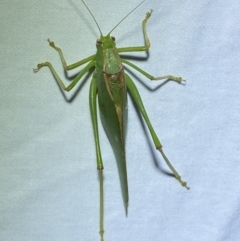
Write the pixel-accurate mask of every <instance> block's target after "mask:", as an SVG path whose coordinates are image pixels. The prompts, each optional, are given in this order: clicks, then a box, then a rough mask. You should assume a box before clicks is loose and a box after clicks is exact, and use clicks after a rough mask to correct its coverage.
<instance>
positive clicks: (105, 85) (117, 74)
mask: <svg viewBox="0 0 240 241" xmlns="http://www.w3.org/2000/svg"><path fill="white" fill-rule="evenodd" d="M81 1H82V2H83V4H84V5H85V7H86V8H87V9H88V11H89V13H90V14H91V16H92V17H93V19H94V21H95V23H96V25H97V27H98V29H99V32H100V39H98V40H97V42H96V47H97V53H96V54H94V55H91V56H89V57H87V58H85V59H82V60H80V61H78V62H76V63H74V64H71V65H67V63H66V61H65V58H64V56H63V53H62V50H61V49H60V48H59V47H57V46H56V45H55V44H54V42H52V41H50V40H49V39H48V42H49V45H50V46H51V47H52V48H54V49H55V50H56V51H57V52H58V53H59V55H60V58H61V62H62V65H63V68H64V69H65V70H66V71H68V70H72V69H75V68H77V67H79V66H82V65H84V64H86V66H85V67H83V69H82V70H80V72H79V73H78V74H77V76H76V77H75V78H74V79H73V80H72V82H71V83H70V84H69V85H68V86H65V85H64V83H63V81H62V80H61V79H60V77H59V76H58V74H57V73H56V71H55V70H54V68H53V66H52V64H51V63H50V62H44V63H40V64H38V65H37V68H36V69H34V72H37V71H38V70H39V69H40V68H42V67H44V66H47V67H48V68H49V69H50V71H51V72H52V74H53V76H54V77H55V79H56V81H57V82H58V84H59V85H60V86H61V88H62V89H63V90H65V91H70V90H71V89H72V88H73V87H74V86H75V85H76V84H77V83H78V81H79V80H80V79H81V78H82V77H83V76H84V75H85V74H86V73H87V72H88V71H89V70H90V69H92V68H95V70H94V73H93V77H92V80H91V84H90V92H89V101H90V111H91V118H92V123H93V130H94V138H95V148H96V156H97V169H98V171H99V180H100V236H101V240H103V233H104V228H103V216H104V212H103V161H102V157H101V149H100V141H99V134H98V121H97V105H96V100H97V95H98V104H99V109H100V117H101V121H102V124H103V126H104V129H105V132H106V134H107V136H108V138H109V141H110V143H111V145H112V148H113V151H114V154H115V158H116V161H117V166H118V172H119V177H120V183H121V190H122V196H123V202H124V206H125V211H126V214H127V210H128V201H129V197H128V181H127V168H126V156H125V135H126V123H127V90H128V91H129V92H130V94H131V95H132V97H133V99H134V101H135V103H136V106H137V107H138V109H139V111H140V113H141V114H142V116H143V119H144V120H145V122H146V125H147V127H148V129H149V132H150V134H151V137H152V140H153V142H154V145H155V147H156V149H157V150H159V152H160V153H161V155H162V157H163V159H164V160H165V162H166V164H167V165H168V167H169V168H170V170H171V171H172V173H173V174H174V176H175V178H176V179H177V180H178V181H179V182H180V184H181V185H182V186H184V187H186V188H187V189H189V187H188V186H187V183H186V182H184V181H182V180H181V177H180V175H179V174H178V172H177V171H176V170H175V169H174V167H173V166H172V164H171V163H170V161H169V160H168V158H167V157H166V155H165V154H164V152H163V150H162V144H161V142H160V140H159V138H158V137H157V135H156V133H155V131H154V129H153V127H152V124H151V122H150V120H149V118H148V115H147V113H146V110H145V108H144V105H143V102H142V99H141V97H140V95H139V92H138V90H137V88H136V86H135V84H134V83H133V81H132V79H131V78H130V77H129V75H128V74H127V73H125V71H124V65H128V66H130V67H132V68H133V69H135V70H137V71H138V72H140V73H141V74H142V75H144V76H145V77H147V78H148V79H150V80H163V79H164V80H173V81H175V82H177V83H182V82H183V80H182V78H181V77H174V76H172V75H166V76H160V77H154V76H152V75H150V74H149V73H147V72H145V71H144V70H142V69H140V68H139V67H137V66H136V65H134V64H133V63H130V62H129V61H127V60H126V59H123V58H122V57H120V56H119V54H120V53H124V52H140V51H145V52H147V51H148V50H149V48H150V41H149V39H148V35H147V30H146V23H147V21H148V19H149V18H150V16H151V13H152V10H150V12H147V13H146V16H145V18H144V20H143V21H142V30H143V36H144V43H145V44H144V45H143V46H134V47H122V48H117V47H116V43H115V38H114V37H112V36H110V34H111V32H112V31H113V30H114V29H115V28H116V27H117V26H118V25H119V24H120V23H121V22H122V21H123V20H124V19H125V18H126V17H127V16H128V15H130V14H131V13H132V12H133V11H134V10H135V9H136V8H137V7H138V6H140V5H141V4H142V3H143V2H144V1H145V0H144V1H142V2H141V3H140V4H138V5H137V6H136V7H135V8H134V9H133V10H132V11H131V12H130V13H128V14H127V15H126V16H125V17H124V18H123V19H122V20H121V21H120V22H119V23H118V24H117V25H116V26H115V27H114V28H113V29H112V30H111V31H110V32H109V33H108V34H107V35H106V36H103V34H102V32H101V29H100V27H99V25H98V23H97V21H96V19H95V18H94V16H93V14H92V13H91V11H90V10H89V8H88V6H87V5H86V3H85V2H84V1H83V0H81Z"/></svg>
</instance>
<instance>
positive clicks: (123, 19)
mask: <svg viewBox="0 0 240 241" xmlns="http://www.w3.org/2000/svg"><path fill="white" fill-rule="evenodd" d="M82 1H83V0H82ZM143 2H145V0H143V1H142V2H140V3H139V4H138V5H137V6H136V7H135V8H134V9H133V10H132V11H130V12H129V13H128V14H127V15H126V16H125V17H124V18H123V19H122V20H121V21H120V22H119V23H118V24H117V25H116V26H115V27H114V28H113V29H112V30H111V31H110V32H109V33H108V35H109V34H110V33H111V32H112V31H113V30H114V29H115V28H116V27H117V26H118V25H119V24H120V23H121V22H122V21H123V20H125V19H126V18H127V17H128V16H129V15H130V14H131V13H132V12H133V11H135V10H136V9H137V8H138V7H139V6H140V5H141V4H142V3H143Z"/></svg>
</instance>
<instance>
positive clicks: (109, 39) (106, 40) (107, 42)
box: [96, 34, 116, 50]
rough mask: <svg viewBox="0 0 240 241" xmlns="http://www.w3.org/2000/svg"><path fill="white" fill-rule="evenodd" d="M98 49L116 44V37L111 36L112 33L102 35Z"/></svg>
mask: <svg viewBox="0 0 240 241" xmlns="http://www.w3.org/2000/svg"><path fill="white" fill-rule="evenodd" d="M96 46H97V49H103V50H104V49H111V48H114V47H115V46H116V43H115V37H113V36H110V34H108V35H106V36H103V35H101V36H100V39H98V40H97V42H96Z"/></svg>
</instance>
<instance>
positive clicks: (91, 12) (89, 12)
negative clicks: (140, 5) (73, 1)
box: [81, 0, 145, 35]
mask: <svg viewBox="0 0 240 241" xmlns="http://www.w3.org/2000/svg"><path fill="white" fill-rule="evenodd" d="M81 1H82V3H83V4H84V5H85V7H86V8H87V10H88V12H89V13H90V14H91V16H92V18H93V20H94V22H95V23H96V25H97V27H98V30H99V32H100V34H101V35H102V31H101V29H100V27H99V25H98V23H97V20H96V19H95V18H94V16H93V14H92V12H91V11H90V9H89V8H88V6H87V4H86V3H85V2H84V1H83V0H81ZM144 1H145V0H144Z"/></svg>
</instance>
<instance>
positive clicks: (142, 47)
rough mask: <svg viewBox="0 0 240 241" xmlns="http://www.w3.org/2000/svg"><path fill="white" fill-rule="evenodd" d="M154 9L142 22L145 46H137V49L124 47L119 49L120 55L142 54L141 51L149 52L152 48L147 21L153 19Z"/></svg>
mask: <svg viewBox="0 0 240 241" xmlns="http://www.w3.org/2000/svg"><path fill="white" fill-rule="evenodd" d="M152 11H153V10H152V9H151V10H150V12H147V13H146V17H145V18H144V19H143V21H142V30H143V37H144V46H137V47H123V48H118V52H119V53H123V52H140V51H148V50H149V48H150V41H149V38H148V35H147V27H146V25H147V20H148V19H149V18H150V17H151V14H152Z"/></svg>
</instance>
